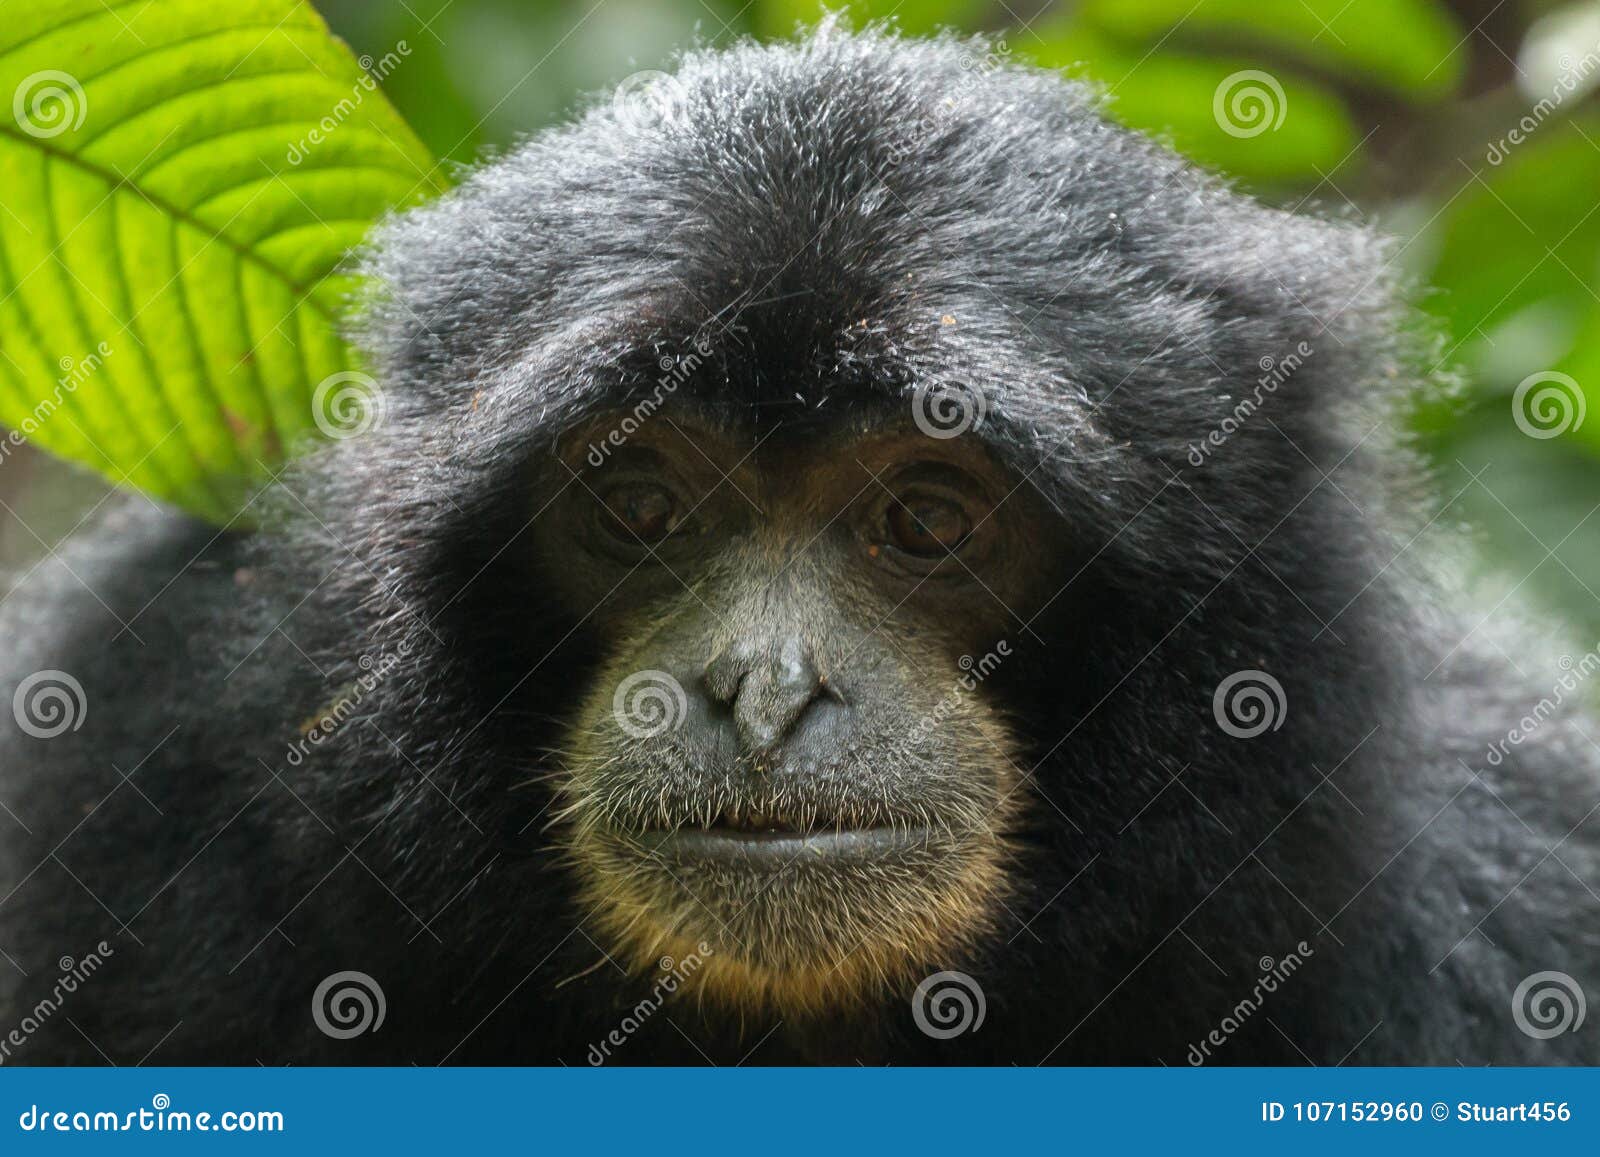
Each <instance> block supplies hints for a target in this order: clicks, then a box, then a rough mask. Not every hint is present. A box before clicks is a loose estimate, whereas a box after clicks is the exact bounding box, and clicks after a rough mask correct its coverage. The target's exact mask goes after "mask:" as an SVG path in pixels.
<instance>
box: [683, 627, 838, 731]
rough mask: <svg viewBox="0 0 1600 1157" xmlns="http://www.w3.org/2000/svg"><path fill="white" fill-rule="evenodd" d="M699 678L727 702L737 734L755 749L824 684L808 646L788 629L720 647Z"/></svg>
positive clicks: (787, 727)
mask: <svg viewBox="0 0 1600 1157" xmlns="http://www.w3.org/2000/svg"><path fill="white" fill-rule="evenodd" d="M703 681H704V685H705V689H706V692H707V694H708V695H709V696H710V697H711V699H712V700H713V701H714V702H716V703H719V704H721V705H723V706H725V707H726V706H731V707H732V708H733V721H734V726H735V727H736V728H737V729H738V732H739V740H740V742H741V743H742V744H743V746H744V747H745V749H746V750H747V751H749V752H752V753H755V754H759V753H763V752H767V751H770V750H771V749H772V748H773V747H775V746H776V745H777V744H778V743H779V742H780V741H782V740H783V738H784V737H785V736H786V735H788V734H789V733H790V732H791V731H793V730H794V727H795V725H796V724H797V723H798V722H799V721H800V719H801V717H802V716H804V715H805V713H806V709H807V708H808V707H810V706H811V704H812V703H814V702H816V700H817V699H818V698H819V697H820V696H821V695H822V694H823V693H824V691H825V689H826V686H827V684H826V681H825V680H824V679H823V677H822V675H821V673H820V672H819V671H818V670H817V665H816V662H815V660H814V658H813V656H812V652H811V648H810V647H809V646H807V645H806V644H805V643H804V642H802V641H801V640H800V639H799V638H798V637H797V636H794V635H786V636H784V637H782V638H778V639H773V640H771V641H770V642H766V643H763V644H754V643H751V642H748V641H741V642H738V643H735V644H733V645H732V646H730V647H727V648H725V649H724V650H723V651H722V652H721V653H720V654H718V655H717V656H716V657H715V658H713V659H712V660H711V661H710V662H709V663H707V664H706V669H705V677H704V680H703Z"/></svg>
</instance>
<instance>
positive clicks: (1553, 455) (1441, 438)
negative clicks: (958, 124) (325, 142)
mask: <svg viewBox="0 0 1600 1157" xmlns="http://www.w3.org/2000/svg"><path fill="white" fill-rule="evenodd" d="M320 7H322V9H323V10H324V12H325V14H326V15H327V16H328V18H329V20H330V21H331V23H332V24H333V26H334V28H335V29H336V30H338V31H339V32H340V33H341V34H342V35H344V36H345V37H346V38H347V39H349V40H350V41H351V42H352V44H353V45H354V47H355V48H356V50H357V52H360V53H372V54H374V55H381V54H382V53H383V52H385V51H387V50H388V48H390V47H392V46H393V45H394V43H395V42H397V41H398V40H401V39H405V40H407V41H408V42H409V44H410V46H411V49H412V55H411V56H410V57H409V59H408V61H407V64H406V66H405V67H404V68H402V69H400V70H398V71H397V72H396V73H395V74H394V75H393V76H392V77H390V78H389V80H388V82H387V85H386V87H387V88H388V91H389V92H390V94H391V95H392V97H393V99H394V100H395V102H396V103H397V104H398V105H399V106H400V109H401V111H402V112H404V113H405V114H406V115H407V116H408V117H409V118H410V119H411V121H412V123H413V124H414V125H415V126H416V128H417V130H418V132H419V133H420V134H421V135H422V137H423V138H424V140H426V141H427V142H428V143H429V144H430V145H431V146H432V147H433V148H434V149H435V151H436V152H437V153H438V154H439V155H440V156H443V157H446V158H449V159H450V160H452V161H458V162H468V161H471V160H472V159H474V158H475V157H478V156H480V155H482V153H483V151H484V150H485V149H486V148H494V147H501V146H504V145H506V144H508V143H510V142H512V141H513V140H515V139H516V138H517V137H518V136H519V135H521V134H524V133H527V132H529V131H531V130H535V129H537V128H539V127H540V126H542V125H544V124H547V123H549V122H551V121H553V120H555V119H558V118H559V117H561V116H563V115H564V114H566V113H568V112H570V111H571V110H572V109H573V108H574V107H576V105H577V103H578V102H579V101H580V100H581V99H582V94H584V93H585V92H589V93H596V92H599V93H603V92H604V91H605V90H606V88H607V86H609V85H613V84H615V83H616V82H617V81H619V80H620V79H621V78H623V77H625V76H627V75H628V74H630V73H632V72H635V71H638V70H641V69H650V68H657V67H661V66H662V65H663V64H665V63H666V62H667V61H669V60H670V58H671V56H672V55H673V53H674V52H676V51H677V50H678V49H680V48H682V47H685V46H687V45H690V44H692V43H696V42H699V43H704V44H713V45H715V44H722V43H726V42H727V41H728V40H730V39H732V38H734V37H738V36H742V35H747V34H754V35H759V36H764V37H765V36H783V35H786V34H788V33H789V32H791V31H792V30H793V29H794V28H795V27H796V26H797V25H799V24H804V23H811V22H813V21H815V20H816V19H817V18H818V16H819V15H820V14H821V12H822V10H823V5H821V4H819V3H817V0H753V2H752V3H747V4H742V3H739V2H736V0H598V2H597V0H537V2H534V0H406V2H405V3H400V2H398V0H392V2H391V0H322V3H321V4H320ZM884 17H888V18H892V19H893V20H894V21H895V22H896V23H897V24H898V25H899V27H900V28H901V29H902V30H903V31H905V32H907V33H911V34H922V33H928V32H932V31H934V30H936V29H939V28H943V27H954V28H956V29H960V30H967V31H985V32H989V33H992V34H996V35H1000V36H1002V37H1003V38H1004V39H1005V41H1006V44H1007V45H1008V47H1009V48H1010V50H1011V51H1012V53H1014V54H1015V55H1016V56H1017V57H1019V58H1022V59H1027V60H1032V61H1034V62H1037V63H1039V64H1042V65H1045V66H1048V67H1053V68H1061V69H1064V70H1066V71H1067V72H1069V73H1070V74H1072V75H1075V76H1080V77H1083V78H1085V79H1088V80H1091V81H1093V82H1095V83H1097V84H1098V85H1100V86H1101V87H1102V88H1103V89H1104V90H1105V92H1106V94H1107V97H1108V100H1109V102H1110V103H1109V107H1110V111H1111V113H1112V115H1114V116H1116V117H1118V118H1119V119H1121V120H1123V121H1124V122H1126V123H1127V124H1130V125H1132V126H1134V127H1137V128H1140V129H1142V130H1145V131H1147V132H1151V133H1154V134H1157V135H1159V136H1162V137H1164V138H1165V139H1167V140H1168V141H1170V142H1171V143H1172V144H1173V145H1174V146H1175V147H1177V148H1179V149H1181V150H1182V151H1184V152H1186V153H1187V154H1189V155H1190V156H1192V157H1194V158H1195V159H1196V160H1197V161H1199V162H1200V163H1202V164H1205V165H1207V166H1209V167H1212V168H1215V169H1218V170H1220V171H1222V172H1225V173H1228V174H1230V175H1231V176H1232V177H1234V178H1235V179H1236V180H1238V181H1239V182H1240V184H1241V185H1243V186H1244V187H1245V188H1247V189H1249V190H1250V191H1252V192H1253V193H1255V194H1257V195H1258V196H1261V197H1262V198H1264V199H1266V200H1268V201H1271V202H1274V203H1277V204H1282V205H1284V206H1286V207H1291V208H1296V209H1304V210H1311V211H1318V212H1324V213H1334V214H1343V215H1352V216H1357V217H1360V218H1363V219H1370V220H1374V221H1376V222H1377V223H1378V224H1379V225H1380V226H1382V227H1383V228H1385V229H1387V230H1389V231H1391V232H1394V233H1397V234H1398V235H1399V236H1400V237H1401V238H1402V239H1403V247H1402V248H1401V250H1400V259H1401V260H1402V261H1403V262H1404V263H1405V264H1406V267H1407V268H1408V269H1409V270H1410V271H1411V272H1412V273H1413V274H1414V275H1415V277H1416V278H1417V280H1418V284H1419V294H1418V300H1419V304H1420V305H1421V306H1422V307H1423V308H1424V309H1425V310H1426V311H1428V312H1429V313H1430V314H1432V315H1433V316H1435V317H1436V318H1437V319H1438V321H1439V323H1440V325H1441V329H1442V332H1443V334H1444V345H1445V350H1444V357H1443V359H1442V360H1443V361H1444V362H1445V364H1447V365H1448V366H1450V367H1452V368H1454V369H1455V370H1456V371H1458V372H1459V374H1460V375H1461V377H1462V379H1463V380H1464V383H1465V389H1464V391H1463V394H1462V397H1461V398H1460V399H1459V400H1458V401H1454V402H1450V401H1447V400H1445V399H1442V398H1434V397H1419V398H1417V399H1416V412H1415V416H1414V426H1415V429H1416V430H1417V431H1418V433H1419V434H1420V435H1421V440H1422V444H1423V445H1424V447H1425V448H1426V450H1427V452H1428V453H1429V454H1430V455H1431V457H1432V459H1433V461H1434V462H1435V463H1436V464H1437V465H1438V467H1439V470H1440V473H1441V475H1442V478H1441V482H1442V488H1441V498H1440V499H1439V505H1438V507H1437V510H1438V514H1439V518H1440V520H1441V521H1445V522H1449V521H1462V520H1465V521H1470V522H1472V523H1473V524H1475V525H1477V526H1479V527H1481V528H1483V533H1482V534H1481V536H1480V537H1481V541H1482V542H1483V543H1484V545H1485V547H1486V550H1485V552H1484V554H1485V558H1486V559H1487V561H1488V564H1489V573H1490V574H1493V575H1497V576H1500V577H1501V579H1502V580H1503V581H1502V585H1503V586H1504V587H1505V588H1506V589H1510V588H1511V587H1514V586H1518V587H1524V588H1526V590H1527V591H1532V592H1534V593H1536V594H1537V595H1539V596H1540V597H1542V598H1543V600H1544V601H1545V605H1546V606H1547V607H1548V608H1550V610H1551V611H1552V612H1554V613H1557V614H1559V615H1562V616H1565V617H1567V618H1570V619H1571V620H1573V621H1574V622H1575V623H1576V624H1578V625H1581V626H1583V627H1585V628H1586V629H1588V630H1589V631H1591V632H1592V633H1591V634H1590V636H1589V637H1590V638H1591V639H1592V638H1595V637H1600V598H1597V597H1596V589H1600V518H1592V517H1590V516H1591V515H1592V514H1593V513H1594V511H1595V507H1596V505H1597V504H1600V416H1596V417H1594V418H1593V419H1592V420H1590V421H1588V422H1584V423H1578V424H1573V425H1571V427H1570V428H1569V429H1567V430H1566V431H1565V432H1564V433H1561V434H1560V435H1559V436H1555V437H1549V438H1536V437H1530V436H1528V435H1527V434H1525V433H1523V432H1522V430H1521V429H1520V428H1519V426H1518V425H1517V423H1516V422H1515V421H1513V413H1512V396H1513V392H1514V391H1515V389H1516V387H1517V385H1518V383H1519V382H1521V381H1523V380H1524V379H1525V378H1526V377H1527V376H1528V375H1530V374H1534V373H1540V372H1545V371H1559V372H1562V373H1565V374H1567V375H1570V376H1571V378H1572V379H1574V380H1575V381H1576V382H1577V383H1578V385H1579V386H1580V387H1581V388H1582V389H1583V390H1584V391H1586V392H1587V399H1588V400H1589V401H1594V400H1596V392H1597V391H1600V294H1597V288H1600V112H1597V111H1596V108H1595V105H1596V100H1595V97H1594V95H1593V93H1592V92H1591V87H1592V86H1593V85H1594V84H1596V82H1600V0H1583V2H1580V3H1571V2H1566V3H1562V2H1555V0H1551V2H1541V0H1505V2H1502V3H1491V2H1489V0H1278V2H1272V3H1268V2H1262V0H1082V2H1080V3H1059V2H1049V0H1032V2H1027V0H903V2H901V3H894V2H892V0H871V2H869V3H862V4H857V5H854V6H853V7H852V8H851V9H850V11H849V18H850V19H852V20H854V21H856V22H858V23H859V22H861V21H864V20H867V19H875V18H884ZM1247 71H1248V72H1252V73H1265V74H1267V75H1268V76H1269V77H1270V78H1271V80H1272V81H1273V82H1275V84H1276V86H1277V90H1278V91H1276V92H1275V91H1272V90H1271V89H1270V88H1267V89H1261V88H1260V86H1259V85H1258V86H1257V87H1258V94H1259V92H1265V93H1266V98H1267V100H1268V101H1269V102H1272V103H1271V104H1270V106H1269V107H1267V108H1266V109H1265V113H1266V115H1267V116H1268V117H1269V120H1270V119H1271V118H1272V117H1273V115H1274V113H1277V114H1278V115H1281V120H1278V121H1277V123H1276V124H1275V125H1274V124H1270V123H1269V124H1265V125H1262V124H1254V125H1251V126H1250V127H1249V128H1246V129H1244V130H1243V131H1241V126H1240V124H1238V123H1233V124H1232V125H1231V131H1230V125H1229V124H1227V123H1225V122H1226V121H1228V120H1229V117H1228V116H1227V115H1224V112H1223V111H1222V110H1221V108H1219V105H1218V101H1219V100H1220V99H1222V94H1223V93H1224V92H1225V91H1226V85H1227V82H1229V81H1230V80H1231V79H1232V78H1234V77H1235V74H1238V73H1240V72H1247ZM1240 99H1241V100H1244V101H1245V103H1244V104H1241V105H1240V106H1239V107H1238V109H1236V110H1235V111H1238V112H1239V113H1240V115H1241V116H1244V115H1246V114H1248V113H1249V112H1250V109H1249V108H1248V101H1247V100H1246V99H1245V98H1244V97H1241V98H1240ZM1254 111H1255V113H1256V115H1261V113H1262V111H1263V110H1262V109H1260V108H1257V109H1256V110H1254ZM1230 115H1231V114H1230ZM1325 465H1331V464H1325ZM1447 500H1448V501H1447Z"/></svg>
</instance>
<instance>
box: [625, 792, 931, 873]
mask: <svg viewBox="0 0 1600 1157" xmlns="http://www.w3.org/2000/svg"><path fill="white" fill-rule="evenodd" d="M931 837H932V832H931V831H930V829H928V828H926V827H920V826H918V827H908V826H903V825H897V826H891V825H874V826H865V827H845V826H843V825H842V824H839V823H828V822H826V821H824V820H822V819H821V818H820V817H819V818H812V819H808V820H800V819H795V818H792V817H789V816H784V815H779V814H769V813H765V812H761V811H757V810H755V809H751V808H741V807H731V808H729V809H727V810H726V811H724V812H723V813H722V814H721V815H719V816H717V818H716V819H715V820H714V821H712V823H711V825H710V826H709V827H705V826H683V827H677V828H665V829H663V828H657V829H653V830H650V831H646V832H643V833H641V834H638V835H635V836H632V837H631V840H632V841H633V842H634V843H636V844H637V845H638V846H639V848H640V849H641V850H643V851H644V852H646V853H647V854H650V855H654V856H661V857H665V858H668V859H673V860H678V861H680V862H699V863H704V862H709V863H721V864H727V865H731V866H745V867H749V868H755V869H759V870H763V871H777V870H781V869H782V868H785V867H787V866H788V865H790V864H793V863H796V862H797V861H804V862H807V863H815V862H817V861H819V860H822V861H827V862H830V863H840V864H843V863H851V862H855V863H860V862H866V861H870V860H882V859H885V858H890V857H893V856H895V855H897V854H901V853H905V852H910V851H915V850H917V849H921V848H926V847H927V846H928V844H929V841H930V839H931Z"/></svg>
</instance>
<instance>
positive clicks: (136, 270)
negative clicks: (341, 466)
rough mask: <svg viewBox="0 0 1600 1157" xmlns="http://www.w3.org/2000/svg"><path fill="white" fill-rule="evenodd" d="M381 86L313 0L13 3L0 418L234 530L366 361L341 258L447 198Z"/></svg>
mask: <svg viewBox="0 0 1600 1157" xmlns="http://www.w3.org/2000/svg"><path fill="white" fill-rule="evenodd" d="M408 52H409V50H408V49H407V48H406V47H405V46H404V43H403V42H402V43H401V44H397V45H396V46H395V48H394V50H393V51H391V52H390V53H388V54H387V55H386V56H385V57H384V59H383V60H381V61H374V62H370V64H371V66H372V68H373V70H374V73H377V74H384V73H387V72H391V71H393V70H395V69H398V68H404V67H405V57H406V55H408ZM374 73H369V72H367V71H366V70H364V69H363V67H362V65H361V64H360V63H358V62H357V61H356V60H355V59H354V58H353V56H352V55H351V53H350V51H349V49H348V48H347V47H346V46H345V45H344V44H343V43H342V42H340V41H338V40H337V39H335V38H334V37H333V36H332V35H331V34H330V33H329V32H328V30H327V26H326V25H325V24H324V23H323V21H322V19H321V17H319V16H318V15H317V13H316V12H315V11H314V10H313V9H312V8H311V7H310V5H309V4H307V3H304V2H303V0H227V2H226V3H219V2H218V0H138V2H129V0H104V2H102V0H50V2H49V3H39V4H28V5H16V6H12V7H10V8H8V10H7V12H6V19H5V21H4V23H3V24H0V102H4V104H3V107H4V108H5V110H6V111H5V112H4V113H3V114H0V189H3V190H4V201H3V207H4V211H3V212H0V422H4V423H5V424H6V425H8V426H10V427H11V428H12V429H13V430H14V431H17V432H19V434H20V435H21V436H24V437H27V438H28V439H30V440H31V441H34V442H36V443H37V444H38V445H40V446H43V447H45V448H47V449H50V450H52V451H54V452H55V453H57V454H60V455H62V456H63V457H66V458H69V459H72V460H74V461H77V462H80V463H83V464H85V465H87V466H90V467H92V468H94V469H96V470H98V471H100V472H101V473H102V474H104V475H106V476H107V477H109V478H111V479H112V480H114V481H116V482H120V483H126V484H128V485H132V486H134V487H137V488H138V489H140V490H143V491H145V492H146V493H149V494H152V495H155V496H157V497H160V498H164V499H167V500H170V501H172V502H175V503H177V504H179V505H182V506H184V507H186V508H188V509H190V510H192V511H194V512H195V513H198V514H200V515H203V516H206V517H210V518H212V519H215V520H219V521H225V520H228V519H230V518H232V517H234V516H235V514H236V512H237V509H238V505H237V504H238V502H239V500H240V497H241V496H242V495H243V494H245V493H246V492H247V491H248V490H249V488H250V487H251V486H252V484H254V483H258V482H259V481H260V480H261V479H262V478H263V477H264V476H265V475H266V474H267V473H268V471H269V470H270V469H271V468H272V467H273V466H274V464H276V463H277V462H279V461H281V460H282V459H283V457H284V456H285V455H286V454H287V453H289V452H291V451H292V450H293V449H295V448H296V446H297V445H298V444H300V443H302V442H303V441H305V440H306V439H308V438H315V437H317V436H318V431H319V425H318V422H317V415H316V414H314V412H313V404H312V399H313V395H314V393H315V391H316V387H317V386H318V385H319V383H322V382H324V381H326V380H327V379H329V378H330V377H333V376H334V375H338V374H341V373H349V372H351V371H352V370H353V369H354V368H355V367H354V366H353V364H352V356H353V355H352V353H351V351H350V350H349V348H348V347H347V345H346V344H345V342H344V341H343V340H342V339H341V337H340V333H339V320H340V313H341V308H342V304H343V301H344V299H345V297H346V295H347V294H348V292H349V291H350V289H351V288H352V282H351V275H350V274H349V273H348V272H345V271H343V270H342V269H341V266H342V265H343V263H344V260H345V257H346V255H347V254H348V252H349V251H350V249H351V248H352V247H354V246H355V245H357V244H358V243H359V242H360V241H361V239H362V238H363V236H364V235H365V234H366V231H367V229H368V227H369V226H370V225H371V223H372V222H373V221H374V220H376V219H377V218H378V217H380V216H382V215H383V214H384V213H386V212H388V211H389V210H391V209H393V208H396V207H399V206H404V205H406V204H409V203H412V202H415V201H417V200H419V199H421V198H423V197H425V196H427V195H429V194H431V193H434V192H436V191H438V189H439V188H440V183H439V180H438V178H437V176H436V175H435V173H434V166H433V160H432V158H431V157H430V156H429V154H428V152H427V150H426V149H425V148H424V147H423V146H422V144H421V143H420V142H419V141H418V140H417V138H416V136H415V135H414V134H413V133H412V131H411V130H410V129H409V128H408V127H407V126H406V124H405V123H404V121H403V120H402V119H401V118H400V116H399V115H398V114H397V113H396V112H395V111H394V109H393V108H392V107H391V106H390V104H389V103H388V101H387V100H385V99H384V97H383V94H382V93H381V92H380V91H379V89H378V86H377V81H376V79H375V77H374ZM7 98H10V99H7ZM334 421H336V418H335V419H330V418H329V417H328V416H327V415H324V416H323V423H322V424H323V425H324V426H327V427H328V428H329V429H330V430H333V429H336V427H335V426H334V424H333V423H334ZM5 447H6V441H5V439H0V450H3V449H5Z"/></svg>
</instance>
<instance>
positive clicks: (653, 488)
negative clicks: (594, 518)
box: [601, 482, 681, 546]
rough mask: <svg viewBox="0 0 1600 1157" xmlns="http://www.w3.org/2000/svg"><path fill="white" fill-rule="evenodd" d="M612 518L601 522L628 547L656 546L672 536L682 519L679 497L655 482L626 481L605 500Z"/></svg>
mask: <svg viewBox="0 0 1600 1157" xmlns="http://www.w3.org/2000/svg"><path fill="white" fill-rule="evenodd" d="M602 501H604V502H605V505H606V510H607V511H608V512H609V517H603V518H602V519H601V521H602V522H603V523H604V524H605V527H606V529H607V530H608V531H610V532H611V534H612V535H613V536H614V537H616V538H618V539H620V540H621V541H623V542H625V543H629V544H636V543H640V542H642V543H644V544H645V545H646V546H650V545H653V544H655V543H658V542H660V541H661V540H662V539H664V538H666V537H667V535H669V534H671V533H672V531H673V529H674V528H675V527H676V526H677V525H678V522H679V520H680V517H681V511H680V510H679V504H678V499H677V496H676V495H674V494H673V493H672V491H670V490H668V489H667V488H666V487H665V486H662V485H659V484H658V483H655V482H623V483H620V484H618V485H616V486H613V487H612V488H611V489H610V490H608V491H606V493H605V494H604V496H603V497H602Z"/></svg>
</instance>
